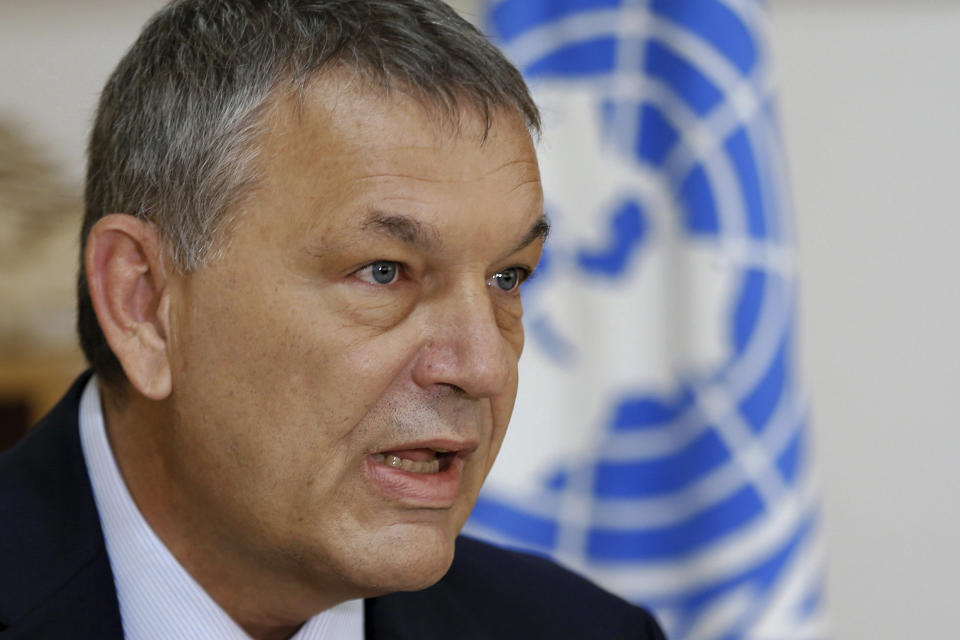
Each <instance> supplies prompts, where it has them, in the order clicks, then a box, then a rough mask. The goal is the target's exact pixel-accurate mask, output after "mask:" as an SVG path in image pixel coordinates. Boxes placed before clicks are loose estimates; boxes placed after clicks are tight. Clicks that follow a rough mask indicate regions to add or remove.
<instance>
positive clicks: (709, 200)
mask: <svg viewBox="0 0 960 640" xmlns="http://www.w3.org/2000/svg"><path fill="white" fill-rule="evenodd" d="M487 11H488V13H487V15H488V17H489V22H488V24H487V31H488V32H489V33H491V35H492V36H493V37H494V39H495V40H497V41H498V44H500V46H501V47H502V48H503V49H504V51H505V52H506V53H507V55H508V56H509V57H510V58H511V59H512V60H513V61H514V62H515V63H516V64H517V66H518V67H519V68H520V69H521V71H522V72H523V73H524V74H525V76H526V77H527V79H528V81H529V82H530V84H531V87H532V89H533V93H534V97H535V98H536V99H537V101H538V104H539V105H540V107H541V110H542V112H543V116H544V124H545V127H544V133H543V137H542V140H541V141H540V143H539V145H540V158H541V170H542V173H543V181H544V189H545V195H546V202H547V205H546V206H547V213H548V216H549V217H550V218H551V221H552V223H553V227H554V230H553V232H552V235H551V238H550V241H549V242H548V247H547V249H546V252H545V255H544V259H543V262H542V264H541V268H540V270H539V273H538V275H537V276H536V277H534V278H533V279H532V280H530V281H529V282H527V283H525V285H524V287H525V291H524V305H525V317H524V322H525V325H526V329H527V345H526V350H525V353H524V356H523V358H522V359H521V365H520V380H521V385H520V388H521V391H520V396H519V397H518V401H517V408H516V411H515V413H514V418H513V420H512V422H511V426H510V430H509V431H508V435H507V439H506V442H505V444H504V448H503V451H502V453H501V457H500V459H499V460H498V462H497V464H496V465H495V467H494V469H493V471H492V473H491V477H490V479H489V480H488V483H487V485H486V487H485V488H484V491H483V492H482V494H481V497H480V500H479V501H478V503H477V506H476V509H475V510H474V513H473V515H472V516H471V519H470V521H469V522H468V525H467V531H468V532H470V533H472V534H474V535H478V536H480V537H484V538H487V539H490V540H493V541H494V542H497V543H500V544H503V545H507V546H511V547H516V548H523V549H527V550H532V551H534V552H538V553H542V554H547V555H550V556H553V557H555V558H557V559H558V560H559V561H561V562H562V563H564V564H566V565H568V566H571V567H572V568H574V569H576V570H578V571H581V572H582V573H584V574H586V575H588V576H590V577H591V578H593V579H594V580H595V581H597V582H598V583H599V584H601V585H603V586H605V587H607V588H608V589H610V590H612V591H614V592H616V593H619V594H621V595H622V596H624V597H626V598H628V599H630V600H632V601H635V602H638V603H643V604H644V605H646V606H648V607H649V608H651V609H652V610H653V611H654V613H655V614H656V616H657V617H658V619H659V620H660V621H661V624H662V625H663V626H664V628H665V630H666V631H667V633H668V636H669V637H670V638H672V639H674V640H710V639H714V638H716V639H728V638H729V639H741V638H742V639H757V640H759V639H763V640H774V639H778V640H779V639H790V640H794V639H804V638H811V639H812V638H824V637H826V630H825V615H824V609H825V606H824V599H823V593H822V590H823V564H822V557H823V554H822V549H821V548H820V536H819V526H818V517H817V514H818V501H817V491H816V487H815V485H816V483H815V479H814V476H813V475H812V473H811V463H810V457H811V456H810V447H809V441H808V434H807V420H808V407H807V402H806V399H805V397H804V395H803V392H802V385H801V380H800V379H799V378H798V372H797V369H798V367H797V358H796V355H795V334H796V324H795V316H796V308H795V303H796V297H797V296H796V288H797V282H796V269H795V256H794V237H793V228H792V225H791V216H792V210H791V206H790V201H789V193H788V188H787V185H786V180H785V169H784V158H783V156H784V154H783V150H782V141H781V138H780V135H779V130H778V124H777V117H776V108H775V100H774V92H773V87H772V84H771V80H770V77H771V74H770V69H769V64H768V59H769V56H768V43H767V40H766V37H767V32H768V18H769V16H768V14H767V9H766V7H765V6H764V4H763V3H762V2H760V1H759V0H642V1H641V0H501V1H492V2H490V3H489V4H488V6H487Z"/></svg>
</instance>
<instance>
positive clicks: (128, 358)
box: [84, 213, 171, 400]
mask: <svg viewBox="0 0 960 640" xmlns="http://www.w3.org/2000/svg"><path fill="white" fill-rule="evenodd" d="M84 268H85V269H86V273H87V282H88V284H89V287H90V298H91V301H92V302H93V308H94V311H95V312H96V314H97V320H98V322H99V323H100V328H101V330H102V331H103V334H104V336H105V337H106V339H107V343H108V344H109V345H110V349H111V350H112V351H113V353H114V354H115V355H116V356H117V359H118V360H119V361H120V364H121V365H122V366H123V371H124V373H125V374H126V376H127V379H128V380H129V382H130V384H131V385H132V386H133V388H134V389H136V390H137V391H139V392H140V393H141V394H143V395H144V396H146V397H147V398H150V399H151V400H162V399H164V398H166V397H167V396H168V395H170V391H171V371H170V362H169V359H168V355H167V340H168V335H169V324H168V311H169V301H168V300H167V299H166V298H167V295H168V291H167V286H166V285H167V278H166V273H165V270H164V260H163V253H162V243H161V240H160V234H159V233H158V232H157V229H156V227H154V226H153V224H151V223H149V222H147V221H145V220H140V219H138V218H135V217H134V216H131V215H126V214H119V213H115V214H110V215H108V216H104V217H103V218H101V219H100V220H98V221H97V223H96V224H95V225H94V227H93V229H91V231H90V235H89V236H88V238H87V247H86V251H85V254H84Z"/></svg>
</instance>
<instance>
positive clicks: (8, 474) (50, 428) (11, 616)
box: [0, 374, 121, 638]
mask: <svg viewBox="0 0 960 640" xmlns="http://www.w3.org/2000/svg"><path fill="white" fill-rule="evenodd" d="M89 377H90V376H89V374H86V375H84V376H82V377H81V378H80V379H79V380H77V382H76V383H74V385H73V387H72V388H71V389H70V391H68V392H67V394H66V396H65V397H64V398H63V400H61V401H60V403H59V404H58V405H57V406H56V407H55V408H54V409H53V410H52V411H51V412H50V413H49V414H48V415H47V416H46V417H44V419H43V420H41V421H40V423H39V424H37V426H35V427H34V428H33V429H32V430H31V431H30V433H29V434H28V435H27V437H26V438H24V439H23V440H22V441H21V442H20V443H19V444H18V445H16V446H15V447H14V448H13V449H11V450H10V451H7V452H6V453H4V454H2V455H0V522H2V523H3V525H2V526H0V567H2V568H0V638H21V637H22V638H41V637H45V638H53V637H56V638H87V637H101V638H111V637H120V635H121V632H120V619H119V611H118V606H117V602H116V591H115V589H114V586H113V576H112V573H111V571H110V564H109V560H108V558H107V554H106V549H105V548H104V543H103V534H102V533H101V529H100V522H99V518H98V515H97V509H96V504H95V502H94V499H93V494H92V492H91V489H90V481H89V479H88V477H87V471H86V464H85V462H84V459H83V450H82V446H81V444H80V437H79V432H78V420H77V415H78V408H79V403H80V395H81V393H82V391H83V388H84V386H85V385H86V382H87V380H89Z"/></svg>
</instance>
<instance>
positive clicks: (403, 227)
mask: <svg viewBox="0 0 960 640" xmlns="http://www.w3.org/2000/svg"><path fill="white" fill-rule="evenodd" d="M371 228H372V229H374V230H375V231H379V232H380V233H384V234H386V235H388V236H393V237H394V238H397V239H399V240H401V241H403V242H405V243H406V244H410V245H413V246H415V247H418V248H420V249H423V250H426V251H430V250H433V249H435V248H436V246H437V245H438V244H439V238H440V234H439V233H438V232H437V230H436V229H435V228H434V227H433V226H431V225H429V224H425V223H423V222H420V221H419V220H414V219H413V218H410V217H407V216H404V215H400V214H395V213H384V212H382V211H375V212H373V213H372V214H370V216H369V217H368V218H367V219H366V221H365V222H364V223H363V230H364V231H366V230H368V229H371Z"/></svg>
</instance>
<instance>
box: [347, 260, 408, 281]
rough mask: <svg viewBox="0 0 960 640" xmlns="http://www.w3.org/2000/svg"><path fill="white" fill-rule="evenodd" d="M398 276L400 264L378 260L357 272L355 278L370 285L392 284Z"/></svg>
mask: <svg viewBox="0 0 960 640" xmlns="http://www.w3.org/2000/svg"><path fill="white" fill-rule="evenodd" d="M399 276H400V263H399V262H393V261H391V260H378V261H377V262H373V263H371V264H368V265H367V266H365V267H363V268H362V269H360V270H359V271H357V277H358V278H360V279H361V280H363V281H364V282H367V283H370V284H392V283H394V282H396V280H397V278H398V277H399Z"/></svg>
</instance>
